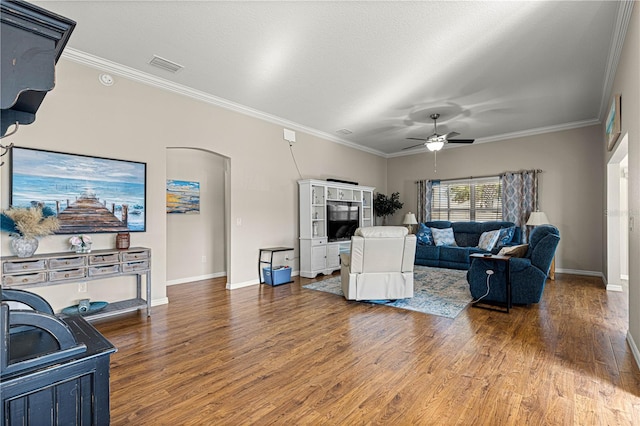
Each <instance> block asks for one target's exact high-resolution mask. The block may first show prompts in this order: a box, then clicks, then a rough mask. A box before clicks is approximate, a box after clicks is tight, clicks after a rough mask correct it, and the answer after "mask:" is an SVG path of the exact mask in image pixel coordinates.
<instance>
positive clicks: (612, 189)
mask: <svg viewBox="0 0 640 426" xmlns="http://www.w3.org/2000/svg"><path fill="white" fill-rule="evenodd" d="M628 153H629V137H628V134H625V135H624V136H622V137H621V140H620V142H619V143H618V144H617V147H616V150H615V151H614V152H613V154H612V155H611V158H610V159H609V162H608V163H607V211H606V221H607V277H606V284H607V290H610V291H622V280H621V268H620V257H621V256H627V257H628V256H629V252H628V251H627V252H626V253H622V250H621V247H622V240H621V238H622V236H621V234H620V229H621V226H622V221H623V220H625V221H626V219H625V218H626V217H627V212H625V211H622V210H623V209H621V203H620V202H621V197H620V185H621V182H620V181H621V169H620V162H621V161H622V160H624V159H625V157H626V156H627V155H628ZM625 229H626V228H625Z"/></svg>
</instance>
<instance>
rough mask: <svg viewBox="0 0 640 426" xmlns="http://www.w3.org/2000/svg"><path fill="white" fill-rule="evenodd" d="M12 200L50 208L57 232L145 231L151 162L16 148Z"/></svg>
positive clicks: (19, 204) (13, 165)
mask: <svg viewBox="0 0 640 426" xmlns="http://www.w3.org/2000/svg"><path fill="white" fill-rule="evenodd" d="M11 155H12V159H11V165H12V171H11V205H12V206H13V207H31V206H36V205H44V206H47V207H49V208H51V209H52V210H53V211H54V212H55V213H56V216H57V217H58V220H59V221H60V229H59V230H58V231H56V234H78V233H98V232H121V231H131V232H136V231H144V230H145V229H146V224H145V219H146V212H145V207H146V206H145V200H146V197H145V183H146V164H145V163H138V162H132V161H125V160H115V159H108V158H98V157H90V156H83V155H76V154H66V153H60V152H52V151H42V150H37V149H30V148H19V147H14V148H13V149H12V153H11Z"/></svg>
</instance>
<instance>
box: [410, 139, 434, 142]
mask: <svg viewBox="0 0 640 426" xmlns="http://www.w3.org/2000/svg"><path fill="white" fill-rule="evenodd" d="M407 139H409V140H412V141H424V142H426V141H428V140H429V139H424V138H407Z"/></svg>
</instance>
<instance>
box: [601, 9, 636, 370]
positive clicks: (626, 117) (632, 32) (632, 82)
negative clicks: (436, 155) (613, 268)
mask: <svg viewBox="0 0 640 426" xmlns="http://www.w3.org/2000/svg"><path fill="white" fill-rule="evenodd" d="M639 63H640V8H639V7H638V5H637V4H636V5H635V7H634V10H633V13H632V15H631V20H630V22H629V29H628V31H627V35H626V37H625V43H624V48H623V51H622V54H621V56H620V63H619V64H618V69H617V72H616V78H615V81H614V84H613V93H614V94H615V93H620V94H621V95H622V107H621V110H622V120H621V127H622V131H621V134H622V135H625V134H627V135H628V149H629V156H628V164H629V179H628V182H627V183H628V190H629V198H628V203H629V218H630V220H633V221H634V223H635V226H634V228H633V230H631V231H629V238H628V245H629V259H630V260H629V335H630V336H631V338H632V341H633V342H635V345H638V344H640V263H639V262H637V259H640V213H639V212H640V125H639V123H638V120H639V119H640V105H639V104H640V81H639V79H640V66H639ZM614 152H615V150H614V151H613V152H607V153H606V157H605V159H604V160H603V164H602V167H603V168H605V167H606V164H607V162H608V161H609V159H610V158H611V156H612V155H613V154H614ZM605 262H606V259H605ZM634 349H635V355H636V359H638V357H639V356H640V354H639V353H638V352H637V348H634Z"/></svg>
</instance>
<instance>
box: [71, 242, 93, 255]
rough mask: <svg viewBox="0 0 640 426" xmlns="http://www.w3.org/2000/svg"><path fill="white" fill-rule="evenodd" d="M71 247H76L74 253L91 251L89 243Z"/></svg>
mask: <svg viewBox="0 0 640 426" xmlns="http://www.w3.org/2000/svg"><path fill="white" fill-rule="evenodd" d="M73 247H74V248H75V249H76V253H91V243H83V244H80V245H77V246H73Z"/></svg>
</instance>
